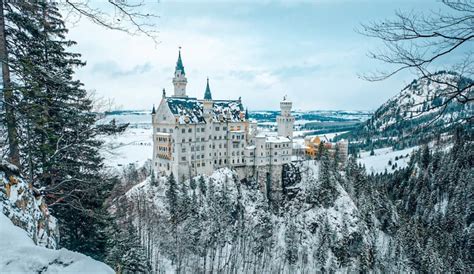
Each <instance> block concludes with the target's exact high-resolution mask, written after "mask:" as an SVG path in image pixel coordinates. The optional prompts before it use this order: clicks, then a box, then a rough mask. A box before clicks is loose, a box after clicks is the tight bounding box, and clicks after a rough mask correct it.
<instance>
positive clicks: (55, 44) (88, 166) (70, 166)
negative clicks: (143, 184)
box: [8, 1, 115, 259]
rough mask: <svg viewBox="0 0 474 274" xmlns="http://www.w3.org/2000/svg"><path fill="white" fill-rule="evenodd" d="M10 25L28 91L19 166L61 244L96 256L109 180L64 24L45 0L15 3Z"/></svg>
mask: <svg viewBox="0 0 474 274" xmlns="http://www.w3.org/2000/svg"><path fill="white" fill-rule="evenodd" d="M8 18H9V21H10V22H11V24H12V25H15V27H11V28H10V29H9V31H10V35H11V37H15V38H17V39H15V43H14V44H15V45H14V46H13V47H12V49H13V50H15V55H14V56H12V58H11V61H12V65H13V66H15V71H16V73H17V77H16V78H15V79H16V81H18V82H19V83H21V85H22V86H24V87H27V88H22V89H19V90H20V91H21V93H20V94H18V96H17V100H18V103H17V111H18V115H17V117H20V118H21V119H19V120H18V122H19V127H18V132H19V135H20V136H21V138H22V139H24V140H25V142H22V143H21V146H20V152H21V155H22V167H23V171H24V173H25V174H28V177H29V178H30V180H31V181H32V183H34V184H35V185H36V186H37V187H40V188H42V189H44V192H45V194H46V202H47V204H48V205H49V207H50V210H51V212H52V214H53V215H55V216H56V217H57V218H58V220H59V228H60V232H61V236H62V237H61V243H60V244H61V246H64V247H67V248H69V249H72V250H76V251H80V252H83V253H85V254H87V255H91V256H93V257H95V258H99V259H100V258H103V256H104V252H105V251H104V248H105V247H104V246H105V245H104V241H105V238H106V236H105V234H104V233H105V232H104V231H105V227H106V226H107V224H106V223H105V222H102V221H101V220H103V219H104V215H106V212H105V210H104V208H103V203H104V201H105V199H106V198H107V197H108V194H109V192H110V190H111V187H112V184H113V182H115V180H114V179H113V178H112V179H108V178H106V177H105V176H104V174H103V173H102V166H103V164H102V160H103V159H102V157H101V156H100V153H99V148H100V146H101V144H102V142H101V141H99V140H98V138H97V135H98V134H99V133H100V130H99V129H98V128H97V127H96V126H95V122H96V119H97V118H96V115H95V114H94V113H93V112H92V102H91V101H90V99H89V97H88V95H87V93H86V91H85V90H84V89H83V88H82V83H81V82H79V81H77V80H74V70H75V68H76V67H78V66H82V65H84V63H83V62H82V61H81V60H80V59H79V58H80V55H79V54H77V53H72V52H70V51H69V50H68V48H69V47H71V46H73V45H74V44H75V42H74V41H70V40H67V39H66V33H67V29H66V28H65V25H64V22H63V19H62V18H61V15H60V13H59V10H58V8H57V4H56V3H54V2H50V1H21V3H20V4H18V6H17V7H16V9H15V10H14V11H13V10H12V12H11V13H9V14H8Z"/></svg>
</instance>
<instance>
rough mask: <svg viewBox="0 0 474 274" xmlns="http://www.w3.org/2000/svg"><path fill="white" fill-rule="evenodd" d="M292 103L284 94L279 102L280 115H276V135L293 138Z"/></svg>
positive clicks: (293, 119)
mask: <svg viewBox="0 0 474 274" xmlns="http://www.w3.org/2000/svg"><path fill="white" fill-rule="evenodd" d="M292 107H293V103H292V102H291V101H289V100H288V99H287V98H286V96H285V97H283V100H282V101H281V102H280V115H279V116H277V119H276V120H277V126H278V135H279V136H283V137H288V138H290V139H293V125H294V123H295V117H293V116H292V115H291V108H292Z"/></svg>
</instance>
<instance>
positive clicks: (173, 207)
mask: <svg viewBox="0 0 474 274" xmlns="http://www.w3.org/2000/svg"><path fill="white" fill-rule="evenodd" d="M167 184H168V189H167V190H166V193H165V194H166V200H167V204H168V211H169V213H170V217H171V221H172V222H173V223H176V222H177V218H178V213H179V212H178V211H179V208H178V207H179V204H178V184H177V183H176V180H175V179H174V175H173V173H171V174H170V176H169V177H168V181H167Z"/></svg>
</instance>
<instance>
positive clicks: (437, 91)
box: [366, 71, 474, 136]
mask: <svg viewBox="0 0 474 274" xmlns="http://www.w3.org/2000/svg"><path fill="white" fill-rule="evenodd" d="M430 78H431V79H430ZM430 78H427V77H421V78H419V79H416V80H413V82H412V83H410V84H409V85H408V86H406V87H405V88H404V89H403V90H402V91H401V92H400V93H399V94H397V95H396V96H395V97H393V98H391V99H390V100H388V101H387V102H386V103H384V104H383V105H382V106H381V107H380V108H378V109H377V111H375V113H374V115H373V117H372V118H371V119H369V120H368V121H367V124H366V129H367V130H368V131H370V132H377V133H382V132H383V133H384V134H385V135H390V136H397V135H400V133H401V134H409V133H410V132H412V131H414V130H415V129H419V128H420V127H421V128H422V127H428V126H429V129H430V130H431V129H433V128H440V130H443V129H447V128H449V127H451V126H452V125H453V124H456V123H460V120H461V119H462V118H465V117H468V116H472V115H473V114H474V106H473V105H472V104H461V103H459V102H458V101H457V99H456V98H451V97H452V96H453V91H454V90H455V89H454V87H464V86H467V85H468V84H469V83H472V80H471V79H467V78H464V77H461V76H459V75H458V74H456V73H453V72H445V71H441V72H438V73H436V74H434V75H432V76H431V77H430ZM473 93H474V89H471V90H470V91H466V92H465V94H470V97H472V94H473ZM445 103H447V107H446V109H444V107H442V106H443V105H444V104H445Z"/></svg>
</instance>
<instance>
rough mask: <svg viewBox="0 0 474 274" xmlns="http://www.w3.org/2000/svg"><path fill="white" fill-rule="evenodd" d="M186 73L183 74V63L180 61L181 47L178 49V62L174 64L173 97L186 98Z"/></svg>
mask: <svg viewBox="0 0 474 274" xmlns="http://www.w3.org/2000/svg"><path fill="white" fill-rule="evenodd" d="M187 83H188V79H186V73H185V72H184V66H183V61H182V60H181V47H180V48H179V53H178V61H177V62H176V68H175V71H174V78H173V85H174V96H175V97H187V95H186V84H187Z"/></svg>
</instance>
